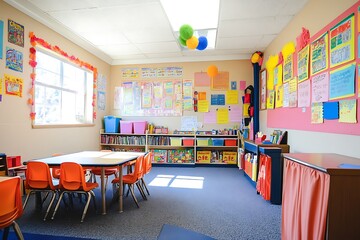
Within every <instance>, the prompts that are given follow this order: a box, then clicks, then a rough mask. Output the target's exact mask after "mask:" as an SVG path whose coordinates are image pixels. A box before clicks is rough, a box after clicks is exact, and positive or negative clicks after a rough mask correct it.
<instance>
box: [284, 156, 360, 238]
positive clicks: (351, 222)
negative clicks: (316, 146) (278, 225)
mask: <svg viewBox="0 0 360 240" xmlns="http://www.w3.org/2000/svg"><path fill="white" fill-rule="evenodd" d="M284 164H285V165H284V184H283V201H282V215H283V216H282V234H281V235H282V239H360V228H359V226H360V217H359V216H360V204H359V203H360V187H359V186H360V169H359V167H360V159H357V158H352V157H347V156H343V155H339V154H330V153H329V154H327V153H325V154H322V153H292V154H284Z"/></svg>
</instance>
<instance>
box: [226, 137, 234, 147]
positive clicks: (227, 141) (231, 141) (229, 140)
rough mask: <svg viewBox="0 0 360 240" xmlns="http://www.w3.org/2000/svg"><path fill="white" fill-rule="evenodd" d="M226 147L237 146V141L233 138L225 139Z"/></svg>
mask: <svg viewBox="0 0 360 240" xmlns="http://www.w3.org/2000/svg"><path fill="white" fill-rule="evenodd" d="M224 142H225V146H237V140H236V139H232V138H225V141H224Z"/></svg>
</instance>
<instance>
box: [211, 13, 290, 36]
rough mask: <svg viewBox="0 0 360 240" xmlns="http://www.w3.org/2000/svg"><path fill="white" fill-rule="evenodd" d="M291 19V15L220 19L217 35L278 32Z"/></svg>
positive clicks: (248, 34)
mask: <svg viewBox="0 0 360 240" xmlns="http://www.w3.org/2000/svg"><path fill="white" fill-rule="evenodd" d="M290 20H291V16H277V17H264V18H258V19H256V20H253V19H242V20H240V19H238V20H226V21H221V22H220V24H219V31H218V36H219V37H237V36H250V35H261V34H278V33H279V32H280V31H281V30H282V29H283V28H284V27H285V26H286V25H287V23H288V22H289V21H290Z"/></svg>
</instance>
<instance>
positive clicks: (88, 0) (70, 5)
mask: <svg viewBox="0 0 360 240" xmlns="http://www.w3.org/2000/svg"><path fill="white" fill-rule="evenodd" d="M28 1H29V2H31V3H32V4H34V5H35V6H36V7H38V8H39V9H42V10H44V11H45V12H52V11H63V10H79V9H89V8H95V7H96V4H95V3H94V1H92V0H80V1H79V0H78V1H74V0H61V1H59V0H46V1H44V0H28Z"/></svg>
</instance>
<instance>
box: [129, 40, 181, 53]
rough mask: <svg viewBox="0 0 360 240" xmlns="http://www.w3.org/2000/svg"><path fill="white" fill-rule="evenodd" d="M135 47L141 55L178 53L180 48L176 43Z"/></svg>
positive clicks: (157, 43)
mask: <svg viewBox="0 0 360 240" xmlns="http://www.w3.org/2000/svg"><path fill="white" fill-rule="evenodd" d="M135 46H136V47H137V48H138V49H139V50H140V51H141V52H143V53H159V52H164V53H171V52H180V47H179V45H178V44H177V43H176V42H156V43H142V44H135Z"/></svg>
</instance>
